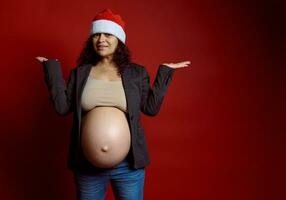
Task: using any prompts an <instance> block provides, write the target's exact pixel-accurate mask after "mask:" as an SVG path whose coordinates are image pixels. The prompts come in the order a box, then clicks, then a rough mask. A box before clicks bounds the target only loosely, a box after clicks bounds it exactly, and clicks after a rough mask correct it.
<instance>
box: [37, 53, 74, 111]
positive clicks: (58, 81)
mask: <svg viewBox="0 0 286 200" xmlns="http://www.w3.org/2000/svg"><path fill="white" fill-rule="evenodd" d="M37 60H39V61H40V62H42V64H43V68H44V73H45V76H44V77H45V83H46V85H47V87H48V89H49V93H50V100H51V101H52V102H53V106H54V108H55V111H56V112H57V114H59V115H63V116H64V115H67V114H68V113H70V112H72V111H73V110H74V106H75V102H74V99H75V98H73V95H74V87H75V71H74V70H72V71H71V72H70V75H69V78H68V83H67V85H66V82H65V81H64V79H63V76H62V70H61V65H60V62H59V61H58V60H57V59H46V58H43V57H37Z"/></svg>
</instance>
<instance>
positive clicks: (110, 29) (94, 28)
mask: <svg viewBox="0 0 286 200" xmlns="http://www.w3.org/2000/svg"><path fill="white" fill-rule="evenodd" d="M94 33H110V34H112V35H114V36H116V37H117V38H118V39H119V40H121V41H122V42H123V43H124V44H125V40H126V35H125V32H124V30H123V28H122V27H121V26H120V25H119V24H117V23H115V22H113V21H110V20H105V19H100V20H96V21H93V22H92V25H91V31H90V34H94Z"/></svg>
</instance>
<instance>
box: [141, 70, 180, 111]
mask: <svg viewBox="0 0 286 200" xmlns="http://www.w3.org/2000/svg"><path fill="white" fill-rule="evenodd" d="M174 71H175V69H174V68H171V67H168V66H166V65H159V68H158V71H157V74H156V77H155V80H154V83H153V88H151V87H150V77H149V75H148V72H147V71H146V69H145V68H143V70H142V73H143V74H142V80H141V89H142V93H141V105H140V109H141V112H143V113H144V114H145V115H148V116H155V115H157V114H158V113H159V111H160V107H161V104H162V102H163V99H164V96H165V94H166V92H167V89H168V87H169V84H170V81H171V80H172V77H173V74H174Z"/></svg>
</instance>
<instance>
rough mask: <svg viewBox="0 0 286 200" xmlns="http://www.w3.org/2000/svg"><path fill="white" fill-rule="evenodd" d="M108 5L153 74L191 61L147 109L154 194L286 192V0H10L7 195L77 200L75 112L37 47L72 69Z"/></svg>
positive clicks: (3, 188) (2, 188)
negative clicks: (58, 97) (55, 96)
mask: <svg viewBox="0 0 286 200" xmlns="http://www.w3.org/2000/svg"><path fill="white" fill-rule="evenodd" d="M104 8H110V9H111V10H112V11H113V12H114V13H118V14H120V15H121V16H122V17H123V19H124V20H125V22H126V32H127V43H126V44H127V46H128V47H129V49H130V50H131V53H132V60H133V62H136V63H139V64H141V65H143V66H145V67H146V68H147V71H148V72H149V74H150V77H151V83H152V82H153V81H154V77H155V74H156V71H157V68H158V66H159V64H160V63H164V62H179V61H184V60H191V61H192V66H191V67H189V68H183V69H177V70H176V72H175V74H174V76H173V79H172V81H171V84H170V87H169V89H168V91H167V94H166V96H165V99H164V102H163V105H162V108H161V110H160V113H159V114H158V115H157V116H155V117H147V116H145V115H143V114H142V123H143V126H144V128H145V132H146V137H147V142H148V147H149V152H150V156H151V164H150V165H149V166H148V167H147V168H146V178H145V190H144V199H147V200H155V199H164V200H169V199H170V200H171V199H172V200H173V199H194V200H214V199H219V200H261V199H267V200H280V199H285V197H286V196H285V167H286V166H285V146H286V145H285V111H286V109H285V102H283V101H282V99H283V98H284V100H285V82H284V79H285V72H286V70H285V65H283V63H282V61H279V58H281V57H282V54H283V52H284V53H285V48H284V47H283V46H282V45H280V44H281V43H280V41H281V40H282V36H283V35H284V36H283V37H285V34H283V33H285V32H283V31H282V28H281V27H282V21H283V20H282V19H283V16H282V10H283V7H282V5H281V4H280V3H279V2H278V1H277V2H275V1H271V3H270V2H269V3H266V2H263V1H251V0H250V1H219V0H206V1H192V0H188V1H187V0H170V1H164V0H157V1H109V0H106V1H97V0H93V1H91V0H86V1H79V0H75V1H66V0H62V1H59V0H30V1H15V0H10V1H8V0H4V1H3V0H2V1H1V3H0V15H1V17H0V21H1V26H2V28H1V32H0V36H1V79H0V80H1V84H0V85H1V86H0V87H1V93H2V97H1V98H0V99H1V103H0V105H1V107H0V109H1V120H0V121H1V127H2V129H1V137H0V138H1V139H0V142H1V143H0V159H1V161H0V162H1V164H0V171H1V178H0V199H5V200H12V199H25V200H33V199H41V200H48V199H49V200H50V199H53V200H57V199H58V200H63V199H71V200H73V199H74V200H75V199H76V198H75V186H74V183H73V175H72V173H71V172H70V171H69V170H68V169H67V168H66V160H67V152H68V143H69V131H70V129H71V124H72V115H69V116H66V117H60V116H58V115H57V114H56V113H55V111H54V110H53V107H52V104H51V102H49V94H48V90H47V88H46V86H45V84H44V76H43V69H42V65H41V64H40V63H39V62H38V61H37V60H36V59H35V57H36V56H45V57H47V58H57V59H59V60H60V61H61V64H62V70H63V74H64V78H65V79H66V78H67V76H68V74H69V71H70V70H71V69H72V68H73V67H75V63H76V59H77V57H78V55H79V53H80V51H81V49H82V47H83V44H84V42H85V40H86V39H87V36H88V33H89V29H90V25H91V20H92V19H93V17H94V15H95V14H96V13H97V12H99V11H101V10H103V9H104ZM284 11H285V10H284ZM284 60H285V59H284ZM284 64H285V63H284ZM283 183H284V186H283ZM107 199H113V194H112V193H111V189H110V187H109V189H108V194H107Z"/></svg>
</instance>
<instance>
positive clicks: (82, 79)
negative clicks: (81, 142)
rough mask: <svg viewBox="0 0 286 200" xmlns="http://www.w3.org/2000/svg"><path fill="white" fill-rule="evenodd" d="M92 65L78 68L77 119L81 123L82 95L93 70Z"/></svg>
mask: <svg viewBox="0 0 286 200" xmlns="http://www.w3.org/2000/svg"><path fill="white" fill-rule="evenodd" d="M91 66H92V65H91V64H87V65H83V66H81V67H78V69H77V76H76V78H77V79H76V105H77V117H78V119H79V123H80V120H81V95H82V92H83V88H84V85H85V83H86V81H87V78H88V75H89V73H90V70H91Z"/></svg>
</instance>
